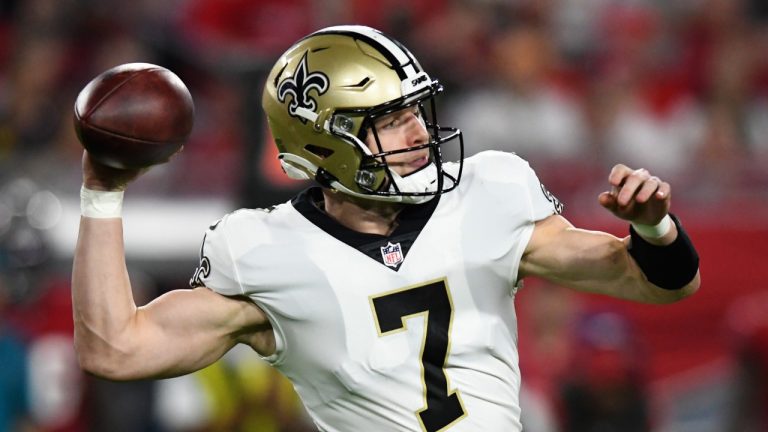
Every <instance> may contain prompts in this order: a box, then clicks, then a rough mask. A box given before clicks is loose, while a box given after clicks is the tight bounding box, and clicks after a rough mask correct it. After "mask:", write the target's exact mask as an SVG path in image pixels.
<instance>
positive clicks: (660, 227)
mask: <svg viewBox="0 0 768 432" xmlns="http://www.w3.org/2000/svg"><path fill="white" fill-rule="evenodd" d="M672 223H673V222H672V218H671V217H669V215H666V216H664V219H662V220H661V222H659V223H657V224H656V225H642V224H635V223H633V224H632V227H634V228H635V231H636V232H637V233H638V234H640V235H641V236H643V237H645V238H649V239H657V238H661V237H664V235H666V234H667V233H668V232H669V230H671V229H672Z"/></svg>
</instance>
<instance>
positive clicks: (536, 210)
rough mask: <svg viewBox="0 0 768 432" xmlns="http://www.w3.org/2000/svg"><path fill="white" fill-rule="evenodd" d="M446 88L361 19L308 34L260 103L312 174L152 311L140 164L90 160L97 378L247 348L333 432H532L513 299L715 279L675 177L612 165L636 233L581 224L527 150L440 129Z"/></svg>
mask: <svg viewBox="0 0 768 432" xmlns="http://www.w3.org/2000/svg"><path fill="white" fill-rule="evenodd" d="M441 90H442V87H441V86H440V84H439V83H438V81H436V80H435V79H433V78H432V77H431V76H429V75H428V74H427V73H426V72H425V71H424V70H422V68H421V66H420V65H419V63H418V62H417V61H416V59H415V58H414V57H413V55H412V54H411V53H410V52H409V51H408V50H407V49H406V48H405V47H403V46H402V45H401V44H400V43H398V42H397V41H395V40H393V39H391V38H389V37H387V36H386V35H384V34H382V33H380V32H379V31H377V30H374V29H371V28H368V27H363V26H336V27H330V28H326V29H322V30H320V31H317V32H315V33H312V34H311V35H309V36H307V37H305V38H303V39H301V40H300V41H298V42H297V43H296V44H295V45H293V46H292V47H291V48H290V49H289V50H288V51H287V52H286V53H285V54H283V55H282V56H281V57H280V59H279V60H278V61H277V64H276V65H275V66H274V68H273V69H272V71H271V73H270V74H269V76H268V78H267V81H266V84H265V90H264V93H263V100H262V103H263V107H264V110H265V112H266V115H267V119H268V121H269V126H270V129H271V132H272V134H273V137H274V140H275V143H276V144H277V147H278V150H279V158H280V162H281V164H282V166H283V169H284V170H285V172H286V173H287V174H288V175H289V176H291V177H293V178H299V179H312V180H314V181H316V183H317V186H316V187H311V188H309V189H307V190H306V191H304V192H302V193H300V194H299V195H298V196H296V197H295V198H293V199H292V200H291V201H289V202H286V203H282V204H279V205H277V206H275V207H273V208H271V209H268V210H261V209H256V210H253V209H241V210H238V211H235V212H233V213H231V214H228V215H226V216H224V217H223V218H222V219H221V220H219V221H217V222H215V223H214V224H213V225H211V227H210V228H209V229H208V231H207V232H206V233H205V236H204V239H203V242H202V248H201V251H200V265H199V267H198V268H197V270H196V271H195V272H194V275H193V277H192V280H191V284H192V286H193V288H194V289H190V290H176V291H172V292H169V293H166V294H164V295H163V296H161V297H159V298H157V299H156V300H154V301H153V302H151V303H149V304H148V305H147V306H144V307H141V308H137V307H136V306H135V303H134V301H133V299H132V297H131V288H130V282H129V280H128V276H127V272H126V268H125V259H124V252H123V238H122V220H121V218H120V206H121V203H122V193H123V192H122V191H123V190H124V189H125V187H126V185H127V184H128V182H129V181H130V180H132V179H133V178H134V177H136V176H137V175H138V172H131V171H115V170H110V169H107V168H105V167H103V166H99V165H97V164H95V163H94V162H93V161H92V160H91V159H90V157H89V156H88V154H85V155H84V158H83V170H84V185H83V188H82V190H81V198H82V200H81V202H82V212H83V217H82V218H81V222H80V234H79V240H78V243H77V247H76V251H75V258H74V268H73V290H74V293H73V295H74V318H75V324H76V340H77V343H76V346H77V352H78V354H79V359H80V362H81V365H82V367H83V368H85V369H86V370H88V371H90V372H92V373H94V374H97V375H100V376H103V377H107V378H110V379H118V380H132V379H140V378H158V377H169V376H175V375H180V374H186V373H190V372H192V371H195V370H198V369H200V368H203V367H205V366H207V365H209V364H211V363H212V362H214V361H216V360H217V359H219V358H220V357H221V356H222V355H223V354H224V353H225V352H227V351H228V350H229V349H230V348H232V347H233V346H234V345H236V344H239V343H242V344H247V345H249V346H251V347H252V348H253V349H254V350H255V351H256V352H257V353H258V355H260V356H262V357H263V358H264V360H265V361H267V362H269V363H270V364H271V365H272V366H274V367H275V368H277V369H278V370H279V371H281V372H282V373H283V374H285V376H286V377H288V378H289V379H290V380H291V381H292V382H293V385H294V387H295V389H296V391H297V392H298V394H299V395H300V397H301V399H302V401H303V402H304V404H305V406H306V409H307V411H308V412H309V414H310V415H311V417H312V419H313V420H314V422H315V423H316V424H317V426H318V428H319V429H320V430H323V431H354V432H357V431H360V430H375V431H393V430H399V431H400V430H402V431H406V430H409V431H410V430H413V431H419V430H421V431H429V432H434V431H447V430H450V431H520V430H521V424H520V405H519V399H518V393H519V391H520V382H521V377H520V370H519V368H518V351H517V345H516V341H517V338H516V334H517V321H516V318H515V310H514V303H513V300H514V297H515V293H516V290H517V287H518V286H519V284H520V281H521V280H522V279H524V278H525V277H528V276H536V277H541V278H544V279H547V280H549V281H552V282H554V283H557V284H561V285H564V286H568V287H571V288H574V289H577V290H582V291H589V292H595V293H601V294H605V295H609V296H614V297H619V298H624V299H629V300H635V301H639V302H647V303H669V302H674V301H677V300H680V299H682V298H684V297H687V296H689V295H691V294H692V293H694V292H695V291H696V290H697V289H698V287H699V273H698V257H697V254H696V251H695V250H694V248H693V246H692V244H691V242H690V240H689V239H688V237H687V236H686V234H685V232H684V231H683V230H682V227H681V225H680V223H679V222H678V221H677V219H676V218H675V217H674V216H672V215H670V214H669V213H668V212H669V207H670V193H671V190H670V185H669V184H667V183H666V182H664V181H662V180H660V179H658V178H657V177H655V176H653V175H651V174H650V173H649V172H648V171H646V170H643V169H631V168H628V167H626V166H624V165H617V166H616V167H614V168H613V170H612V171H611V173H610V175H609V177H608V183H609V186H610V188H611V190H610V191H608V192H604V193H603V194H601V195H600V197H599V203H600V204H601V205H602V206H603V207H605V208H606V209H607V210H609V211H610V212H612V213H613V214H614V215H616V217H618V218H621V219H624V220H627V221H628V222H629V224H630V227H631V228H630V235H629V236H627V237H626V238H623V239H622V238H617V237H615V236H613V235H610V234H607V233H602V232H595V231H586V230H581V229H578V228H575V227H574V226H572V225H571V224H570V223H569V222H568V221H567V220H566V219H565V218H564V217H563V216H561V215H560V213H561V211H562V205H561V204H560V202H559V201H558V200H557V199H556V198H555V197H554V196H553V195H552V194H551V193H549V192H548V191H547V190H546V189H545V188H544V187H543V186H542V185H541V184H540V182H539V180H538V178H537V176H536V174H535V173H534V171H533V170H532V169H531V168H530V167H529V165H528V163H527V162H526V161H524V160H522V159H521V158H519V157H517V156H515V155H514V154H509V153H502V152H482V153H479V154H477V155H475V156H473V157H470V158H467V159H466V160H464V159H463V157H461V158H459V160H456V161H447V160H443V157H442V154H443V150H444V148H446V146H456V147H458V152H453V153H458V154H463V152H462V148H463V137H462V135H461V132H460V131H459V130H458V129H455V128H450V127H445V126H441V125H440V124H439V123H438V121H437V116H436V112H435V104H434V98H435V96H436V95H437V94H438V93H440V91H441Z"/></svg>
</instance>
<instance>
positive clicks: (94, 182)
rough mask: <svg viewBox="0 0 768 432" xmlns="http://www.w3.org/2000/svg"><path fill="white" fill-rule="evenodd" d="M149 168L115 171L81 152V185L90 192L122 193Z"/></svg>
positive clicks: (85, 152) (86, 153) (115, 169)
mask: <svg viewBox="0 0 768 432" xmlns="http://www.w3.org/2000/svg"><path fill="white" fill-rule="evenodd" d="M148 169H149V168H142V169H117V168H112V167H108V166H106V165H103V164H100V163H98V162H96V161H95V160H93V158H91V157H90V155H89V154H88V152H87V151H83V185H85V187H86V188H88V189H91V190H98V191H122V190H125V188H126V187H127V186H128V183H130V182H131V181H133V180H135V179H136V178H137V177H139V176H140V175H141V174H142V173H144V172H145V171H147V170H148Z"/></svg>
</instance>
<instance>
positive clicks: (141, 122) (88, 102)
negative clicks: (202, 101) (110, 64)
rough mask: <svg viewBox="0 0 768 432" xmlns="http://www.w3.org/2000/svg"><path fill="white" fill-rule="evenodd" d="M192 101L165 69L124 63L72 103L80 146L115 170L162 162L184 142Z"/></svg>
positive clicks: (188, 125)
mask: <svg viewBox="0 0 768 432" xmlns="http://www.w3.org/2000/svg"><path fill="white" fill-rule="evenodd" d="M194 112H195V109H194V103H193V101H192V96H191V95H190V93H189V90H188V89H187V87H186V85H184V82H182V80H181V79H180V78H179V77H178V76H177V75H176V74H174V73H173V72H171V71H170V70H168V69H166V68H164V67H161V66H157V65H153V64H149V63H128V64H123V65H120V66H116V67H114V68H111V69H109V70H107V71H105V72H103V73H101V74H100V75H98V76H97V77H96V78H94V79H93V80H91V82H89V83H88V84H87V85H86V86H85V87H84V88H83V90H82V91H81V92H80V94H79V95H78V96H77V100H76V101H75V113H74V123H75V131H76V132H77V137H78V139H79V140H80V143H81V144H82V145H83V147H85V149H86V150H87V151H88V153H89V154H90V155H91V157H92V158H93V159H94V160H95V161H96V162H98V163H101V164H103V165H107V166H109V167H112V168H117V169H137V168H146V167H149V166H152V165H157V164H161V163H164V162H167V161H168V160H169V159H170V157H171V156H173V155H174V154H175V153H176V152H177V151H179V150H180V149H181V147H182V146H183V145H184V144H185V143H186V141H187V139H188V138H189V135H190V133H191V132H192V125H193V123H194V116H195V115H194Z"/></svg>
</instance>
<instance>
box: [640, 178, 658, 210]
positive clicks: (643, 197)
mask: <svg viewBox="0 0 768 432" xmlns="http://www.w3.org/2000/svg"><path fill="white" fill-rule="evenodd" d="M659 186H661V180H660V179H659V178H658V177H656V176H651V177H648V178H647V179H646V180H645V181H643V183H642V184H641V186H640V189H639V190H638V191H637V195H635V200H636V201H637V202H639V203H644V202H647V201H648V200H649V199H650V198H651V196H653V195H654V194H655V193H656V191H658V190H659Z"/></svg>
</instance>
